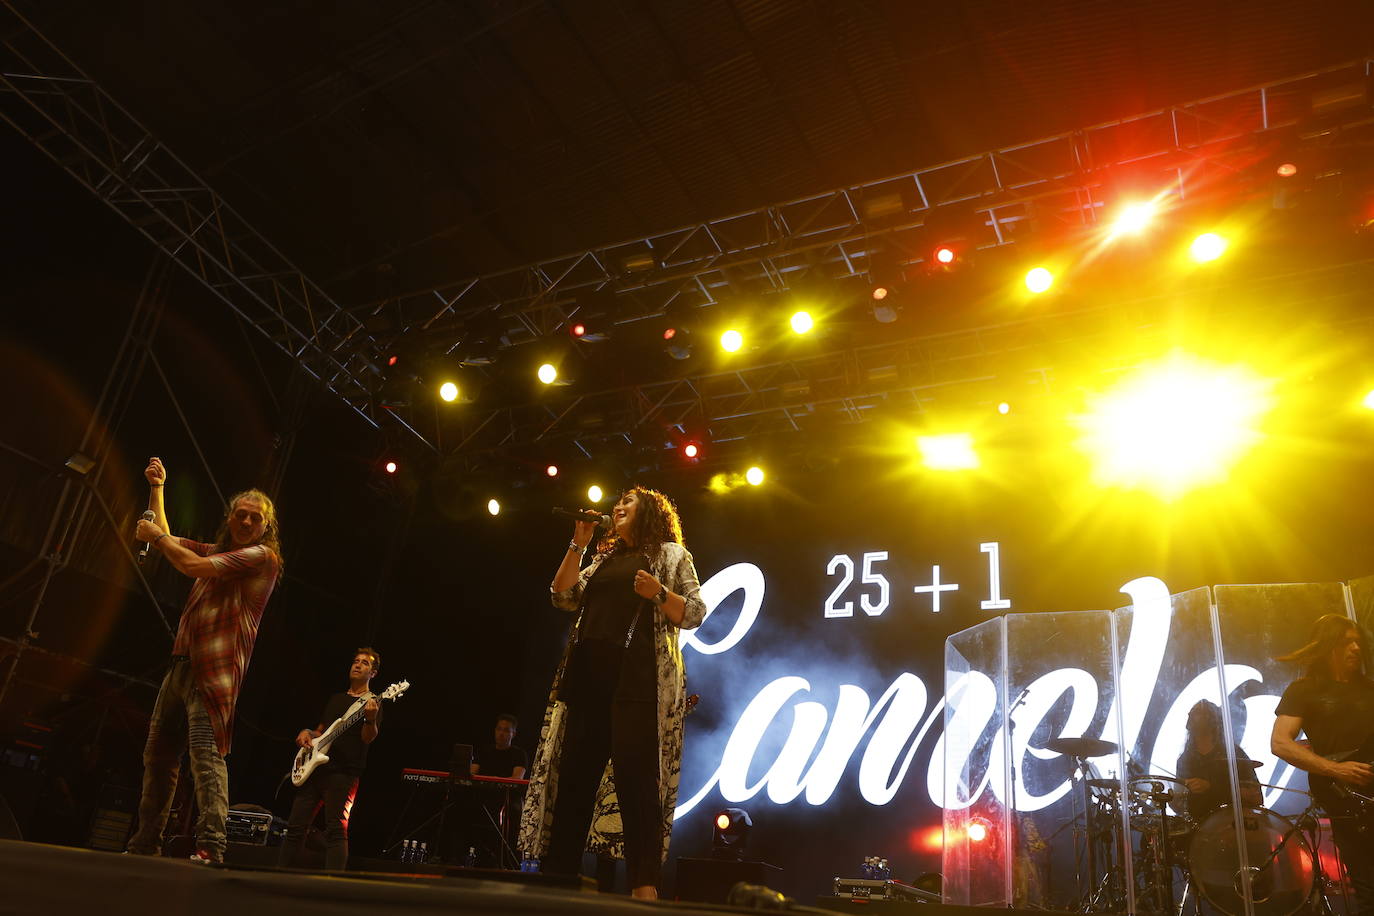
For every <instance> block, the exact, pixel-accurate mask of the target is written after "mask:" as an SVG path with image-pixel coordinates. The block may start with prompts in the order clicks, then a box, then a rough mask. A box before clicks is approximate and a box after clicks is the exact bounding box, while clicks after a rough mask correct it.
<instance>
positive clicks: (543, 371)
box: [535, 363, 558, 385]
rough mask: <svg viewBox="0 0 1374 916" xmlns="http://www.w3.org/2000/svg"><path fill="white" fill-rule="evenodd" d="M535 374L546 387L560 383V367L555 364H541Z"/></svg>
mask: <svg viewBox="0 0 1374 916" xmlns="http://www.w3.org/2000/svg"><path fill="white" fill-rule="evenodd" d="M535 374H536V375H538V376H539V381H541V382H543V383H544V384H545V385H552V384H553V383H554V382H556V381H558V367H557V366H555V365H554V364H553V363H541V364H540V366H539V370H538V371H537V372H536V373H535Z"/></svg>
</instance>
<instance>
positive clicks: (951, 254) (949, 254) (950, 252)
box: [935, 245, 959, 265]
mask: <svg viewBox="0 0 1374 916" xmlns="http://www.w3.org/2000/svg"><path fill="white" fill-rule="evenodd" d="M958 256H959V255H958V253H957V252H956V251H955V250H954V249H953V248H951V247H949V246H948V245H941V246H940V247H939V248H936V249H935V260H936V261H938V262H939V263H941V264H946V265H948V264H953V263H954V259H955V258H957V257H958Z"/></svg>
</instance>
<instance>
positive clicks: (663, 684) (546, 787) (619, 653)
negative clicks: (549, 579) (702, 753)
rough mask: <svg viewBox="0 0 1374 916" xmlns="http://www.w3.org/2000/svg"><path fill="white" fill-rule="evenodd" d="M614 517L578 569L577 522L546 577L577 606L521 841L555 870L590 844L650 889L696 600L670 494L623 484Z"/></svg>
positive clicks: (667, 826) (657, 864)
mask: <svg viewBox="0 0 1374 916" xmlns="http://www.w3.org/2000/svg"><path fill="white" fill-rule="evenodd" d="M595 515H596V513H591V516H592V517H593V518H594V517H595ZM611 520H612V521H611V525H612V530H611V532H610V533H609V534H608V535H607V536H606V537H604V538H603V539H602V540H601V542H600V545H599V546H598V548H597V552H596V556H595V557H594V558H593V559H592V561H591V562H590V563H589V564H588V566H587V568H586V569H581V568H580V567H581V559H582V555H583V552H584V551H585V550H586V549H587V548H588V547H589V546H590V545H591V543H592V538H593V537H594V535H595V532H596V527H597V525H596V523H595V522H593V521H591V520H585V521H584V520H578V521H575V522H574V523H573V537H572V541H571V542H570V543H569V544H568V546H567V549H566V551H565V552H564V554H563V557H562V559H561V561H560V562H559V565H558V569H557V571H556V572H555V573H554V577H553V583H552V585H551V588H550V591H551V592H552V597H553V603H554V605H555V606H556V607H560V608H563V609H565V610H569V611H577V612H578V615H577V621H576V623H574V625H573V633H572V637H571V638H570V640H569V642H568V646H567V648H566V649H565V650H564V654H563V660H562V662H561V663H560V665H559V668H558V672H557V674H556V675H555V676H554V685H553V691H552V692H551V694H550V696H549V705H548V708H547V710H546V712H545V715H544V724H543V728H542V729H541V731H540V742H539V748H538V750H537V751H536V752H535V758H534V767H533V770H532V772H531V775H530V785H529V789H528V790H527V792H526V794H525V808H524V812H523V816H522V818H521V827H520V848H521V849H522V850H523V851H524V852H526V853H528V854H530V855H533V856H537V857H540V858H542V870H544V871H547V872H551V873H563V874H574V873H576V872H577V871H578V869H579V866H580V865H581V861H582V854H583V851H584V850H588V849H590V850H591V851H593V852H596V853H598V854H605V855H610V856H613V857H616V858H620V857H623V858H624V859H625V870H626V874H627V876H628V878H629V885H630V887H631V890H632V893H633V894H634V895H635V896H636V897H647V898H653V897H656V896H657V895H658V891H657V887H658V881H659V873H660V870H661V868H662V864H663V858H664V856H665V855H667V851H668V840H669V837H670V835H671V832H672V825H673V812H674V809H675V808H676V806H677V786H678V775H679V772H680V770H681V763H682V726H683V718H684V716H685V715H686V697H687V689H686V674H685V671H684V669H683V664H682V652H681V650H680V649H679V648H678V634H679V632H680V631H681V630H682V629H692V628H694V627H696V626H697V625H699V624H700V623H701V621H702V619H703V618H704V617H705V615H706V607H705V605H704V604H703V603H702V600H701V594H700V591H701V588H700V585H699V583H698V581H697V572H696V569H695V567H694V566H693V565H692V555H691V554H690V553H688V552H687V548H686V547H685V546H684V544H683V539H682V526H681V524H680V522H679V521H678V516H677V509H676V508H675V507H674V506H673V504H672V502H671V501H670V500H669V499H668V498H667V497H666V496H664V495H663V494H662V493H658V492H656V491H654V490H649V489H646V488H644V487H634V488H633V489H630V490H627V491H626V492H625V494H624V495H623V496H621V497H620V500H619V501H618V502H617V503H616V504H615V509H614V511H613V512H612V516H611ZM608 764H609V765H610V766H608ZM612 769H613V771H614V774H615V778H614V781H612V779H611V775H610V774H611V772H612ZM555 776H556V778H554V777H555ZM555 787H556V788H555Z"/></svg>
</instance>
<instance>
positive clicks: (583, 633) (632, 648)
mask: <svg viewBox="0 0 1374 916" xmlns="http://www.w3.org/2000/svg"><path fill="white" fill-rule="evenodd" d="M641 569H643V570H648V569H649V564H648V563H647V562H646V561H645V560H644V558H643V557H642V556H640V555H639V554H637V553H626V554H621V555H620V556H616V557H611V558H610V559H608V560H603V561H602V563H601V565H600V566H599V567H597V570H596V572H595V573H593V574H592V577H591V578H590V579H589V580H587V588H586V591H585V592H583V595H582V600H583V612H582V624H581V628H580V630H579V631H578V635H577V647H576V651H575V653H574V656H573V660H572V663H571V664H572V670H571V671H570V672H568V673H567V674H566V675H565V682H564V686H563V689H562V694H561V695H562V696H563V698H564V699H566V700H567V701H568V702H570V703H586V702H591V703H594V704H600V703H603V702H609V701H610V700H612V699H614V700H643V701H650V700H654V699H656V698H657V696H658V674H657V671H656V670H655V666H656V661H655V658H654V646H653V629H654V626H653V623H654V622H653V614H654V613H655V611H654V607H653V605H652V604H651V603H650V602H648V601H646V600H645V599H643V598H641V597H640V596H639V595H638V594H637V593H636V592H635V589H634V580H635V573H636V572H638V571H639V570H641ZM636 618H637V619H638V622H637V623H635V628H634V633H633V635H632V636H631V639H630V644H629V645H628V646H626V645H625V637H626V636H627V635H630V624H631V623H632V622H635V621H636Z"/></svg>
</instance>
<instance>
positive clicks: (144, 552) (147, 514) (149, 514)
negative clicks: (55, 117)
mask: <svg viewBox="0 0 1374 916" xmlns="http://www.w3.org/2000/svg"><path fill="white" fill-rule="evenodd" d="M140 518H142V519H143V521H145V522H151V521H152V520H153V519H155V518H157V516H156V515H154V514H153V510H152V509H144V510H143V515H141V516H140ZM151 546H153V545H152V544H150V543H148V542H147V541H144V542H143V546H142V547H140V548H138V562H140V563H142V562H143V561H144V560H145V559H147V558H148V548H149V547H151Z"/></svg>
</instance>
